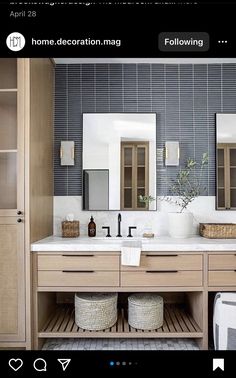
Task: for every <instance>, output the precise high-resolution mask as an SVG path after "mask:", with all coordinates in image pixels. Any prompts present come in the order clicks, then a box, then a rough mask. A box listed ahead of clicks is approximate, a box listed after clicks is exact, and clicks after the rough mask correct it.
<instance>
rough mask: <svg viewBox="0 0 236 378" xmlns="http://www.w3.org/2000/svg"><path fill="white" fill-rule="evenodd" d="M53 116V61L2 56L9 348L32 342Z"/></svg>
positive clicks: (3, 307)
mask: <svg viewBox="0 0 236 378" xmlns="http://www.w3.org/2000/svg"><path fill="white" fill-rule="evenodd" d="M52 115H53V65H52V62H51V61H50V60H49V59H15V58H9V59H4V58H2V59H0V347H3V348H4V347H25V348H30V346H31V311H30V302H31V300H30V296H31V279H30V243H31V242H32V241H35V240H37V238H38V239H40V238H42V237H45V236H47V235H50V234H51V233H52V198H53V183H52V177H53V174H52V166H53V165H52V156H53V152H52V151H53V144H52V141H53V138H52V134H53V117H52ZM39 182H40V184H39ZM35 183H36V186H35Z"/></svg>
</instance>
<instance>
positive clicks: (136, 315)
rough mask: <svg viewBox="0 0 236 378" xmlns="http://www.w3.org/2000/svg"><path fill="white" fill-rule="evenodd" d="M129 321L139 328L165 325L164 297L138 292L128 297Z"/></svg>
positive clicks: (132, 325)
mask: <svg viewBox="0 0 236 378" xmlns="http://www.w3.org/2000/svg"><path fill="white" fill-rule="evenodd" d="M128 323H129V325H131V327H133V328H137V329H149V330H151V329H157V328H160V327H161V326H162V325H163V298H162V297H160V296H159V295H157V294H149V293H137V294H132V295H130V296H129V297H128Z"/></svg>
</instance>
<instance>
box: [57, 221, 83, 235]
mask: <svg viewBox="0 0 236 378" xmlns="http://www.w3.org/2000/svg"><path fill="white" fill-rule="evenodd" d="M61 227H62V237H63V238H76V237H78V236H79V235H80V232H79V221H63V222H62V223H61Z"/></svg>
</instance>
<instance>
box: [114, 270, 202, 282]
mask: <svg viewBox="0 0 236 378" xmlns="http://www.w3.org/2000/svg"><path fill="white" fill-rule="evenodd" d="M121 286H202V272H201V271H178V272H177V271H153V270H152V271H144V272H122V273H121Z"/></svg>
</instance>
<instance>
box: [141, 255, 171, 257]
mask: <svg viewBox="0 0 236 378" xmlns="http://www.w3.org/2000/svg"><path fill="white" fill-rule="evenodd" d="M145 256H146V257H177V256H178V255H145Z"/></svg>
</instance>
